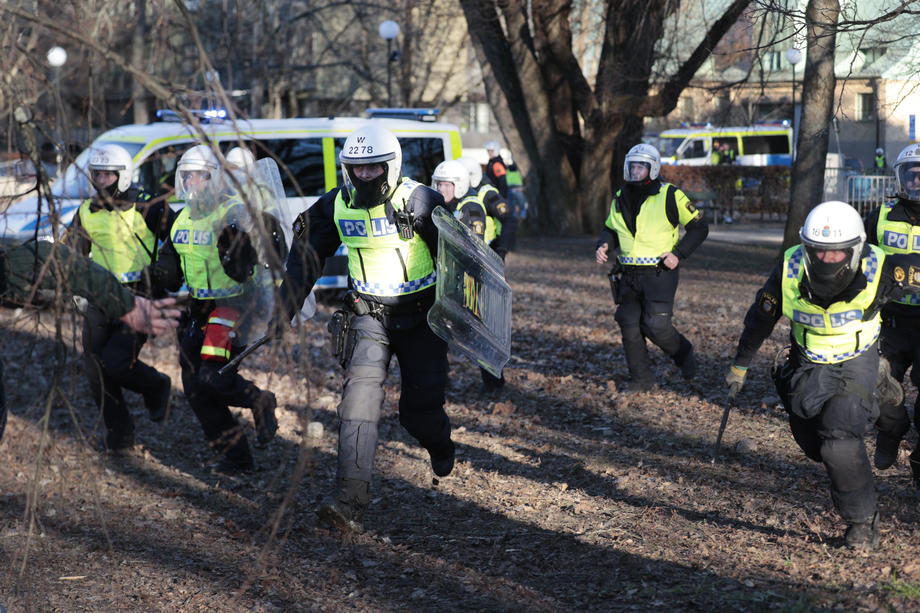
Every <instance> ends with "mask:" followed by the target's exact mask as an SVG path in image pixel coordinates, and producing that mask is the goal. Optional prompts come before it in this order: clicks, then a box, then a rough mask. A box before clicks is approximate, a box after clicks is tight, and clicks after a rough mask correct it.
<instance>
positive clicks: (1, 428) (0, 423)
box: [0, 362, 6, 441]
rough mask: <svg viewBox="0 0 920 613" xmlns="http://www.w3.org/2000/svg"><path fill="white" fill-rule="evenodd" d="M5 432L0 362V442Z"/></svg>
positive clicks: (4, 405)
mask: <svg viewBox="0 0 920 613" xmlns="http://www.w3.org/2000/svg"><path fill="white" fill-rule="evenodd" d="M4 430H6V392H5V390H4V388H3V362H0V441H2V440H3V431H4Z"/></svg>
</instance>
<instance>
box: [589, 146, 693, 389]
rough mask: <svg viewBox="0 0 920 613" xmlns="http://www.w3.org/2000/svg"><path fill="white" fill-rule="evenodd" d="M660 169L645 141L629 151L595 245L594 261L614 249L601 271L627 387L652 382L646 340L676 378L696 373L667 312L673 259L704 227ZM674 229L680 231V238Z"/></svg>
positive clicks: (674, 275) (689, 348) (676, 263)
mask: <svg viewBox="0 0 920 613" xmlns="http://www.w3.org/2000/svg"><path fill="white" fill-rule="evenodd" d="M660 169H661V156H660V155H659V153H658V150H657V149H655V148H654V147H652V146H651V145H647V144H639V145H636V146H635V147H633V148H632V149H630V150H629V152H628V153H627V154H626V159H625V161H624V163H623V178H624V179H625V181H626V183H625V184H624V185H623V187H622V188H620V189H619V190H618V191H617V193H616V195H615V196H614V198H613V202H612V204H611V205H610V215H609V216H608V217H607V222H606V224H605V227H604V230H603V232H601V236H600V238H599V239H598V241H597V246H596V248H595V261H597V263H598V264H603V263H605V262H607V260H608V258H609V257H611V256H612V255H614V254H616V255H615V257H616V261H615V264H614V267H613V269H612V270H611V271H610V275H609V276H610V280H611V287H612V289H613V299H614V302H615V303H616V304H617V305H618V306H617V311H616V316H615V317H616V321H617V323H618V324H619V325H620V331H621V333H622V338H623V351H624V352H625V354H626V365H627V366H628V367H629V374H630V376H631V378H632V382H631V383H630V385H629V389H630V391H631V392H643V391H648V390H650V389H652V388H653V387H654V386H655V384H656V379H655V374H654V373H653V372H652V367H651V362H650V360H649V355H648V347H647V346H646V343H645V339H646V338H648V339H649V340H651V341H652V342H653V343H655V344H656V345H657V346H658V347H660V348H661V350H662V351H664V352H665V353H666V354H667V355H668V356H670V357H671V359H673V360H674V362H675V363H676V364H677V366H678V367H679V368H680V369H681V373H682V374H683V376H684V378H686V379H692V378H693V377H694V376H695V375H696V358H695V356H694V354H693V345H692V344H691V343H690V341H689V340H687V338H686V337H684V336H683V335H682V334H680V333H679V332H678V331H677V330H676V329H675V328H674V325H673V324H672V323H671V316H672V313H673V311H674V294H675V293H676V291H677V282H678V279H679V267H680V263H681V262H682V261H683V260H685V259H687V258H688V257H690V254H692V253H693V251H694V250H696V248H697V247H699V246H700V244H701V243H702V242H703V241H704V240H706V237H707V236H708V235H709V226H708V225H707V224H706V221H705V220H704V219H703V216H702V215H701V214H700V211H699V210H697V209H696V208H695V207H694V206H693V204H691V202H690V199H689V198H687V196H686V194H684V192H682V191H681V190H680V189H678V188H677V187H676V186H674V185H671V184H669V183H665V182H664V181H662V180H661V179H660V177H659V171H660ZM680 226H684V228H685V229H686V233H685V234H684V236H683V238H680V233H679V229H680Z"/></svg>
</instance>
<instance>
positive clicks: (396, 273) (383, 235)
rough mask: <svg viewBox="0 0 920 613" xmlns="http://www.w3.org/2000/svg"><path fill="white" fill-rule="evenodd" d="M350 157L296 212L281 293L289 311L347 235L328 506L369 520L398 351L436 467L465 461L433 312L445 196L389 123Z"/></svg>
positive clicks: (352, 143)
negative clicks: (380, 431) (340, 384)
mask: <svg viewBox="0 0 920 613" xmlns="http://www.w3.org/2000/svg"><path fill="white" fill-rule="evenodd" d="M339 160H340V162H341V165H342V176H343V177H344V180H345V185H344V186H343V187H341V188H336V189H334V190H332V191H330V192H328V193H327V194H326V195H324V196H323V197H321V198H320V199H319V201H317V202H316V204H314V205H313V206H312V207H310V209H309V210H308V212H305V213H302V214H301V216H300V217H299V218H298V219H297V221H296V222H295V233H296V235H297V236H296V237H295V240H294V245H293V247H292V249H291V253H290V254H289V255H288V260H287V277H286V279H285V281H284V283H283V284H282V286H281V297H282V303H283V304H284V305H285V306H286V308H287V320H286V321H289V320H290V318H291V317H292V316H293V315H294V313H295V312H296V311H297V309H299V308H300V305H301V303H302V302H303V300H304V298H305V297H306V296H307V293H308V292H309V291H310V289H311V288H312V287H313V284H314V283H315V282H316V279H317V277H318V276H319V274H320V271H321V270H322V263H323V261H324V260H325V258H327V257H329V256H331V255H332V254H333V253H335V250H336V249H337V248H338V246H339V245H340V244H342V243H344V244H345V245H346V246H347V247H348V276H349V286H350V287H351V291H350V292H349V293H348V295H347V299H346V310H345V311H339V312H337V313H336V314H335V315H334V316H333V318H332V321H331V323H330V331H331V332H332V333H333V345H334V347H335V351H336V355H337V357H338V358H339V361H340V363H341V364H342V365H343V366H344V367H345V377H344V389H343V392H342V402H341V404H339V409H338V414H339V418H340V420H341V421H340V425H339V443H338V467H337V470H336V488H335V492H334V493H333V494H332V495H331V496H329V497H327V498H326V499H325V500H323V502H322V503H321V504H320V506H319V508H318V509H317V513H318V515H319V517H320V519H321V520H322V521H324V522H325V523H327V524H329V525H331V526H335V527H339V528H343V529H350V530H360V529H361V522H362V519H363V517H364V512H365V510H366V508H367V505H368V502H369V493H368V488H369V483H370V480H371V472H372V469H373V464H374V455H375V452H376V447H377V423H378V420H379V419H380V409H381V406H382V404H383V400H384V389H383V383H384V380H385V379H386V376H387V369H388V367H389V363H390V359H391V357H392V356H393V355H396V359H397V360H398V362H399V367H400V372H401V373H402V385H401V392H400V398H399V422H400V424H402V426H403V427H404V428H405V429H406V430H407V431H408V432H409V434H411V435H412V436H413V437H414V438H415V439H416V440H417V441H418V442H419V444H420V445H421V446H422V447H424V448H425V449H426V450H427V451H428V454H429V457H430V459H431V467H432V470H433V471H434V473H435V474H436V475H437V476H439V477H443V476H446V475H448V474H449V473H450V472H451V470H452V469H453V466H454V443H453V442H452V441H451V438H450V420H449V419H448V417H447V413H445V411H444V390H445V387H446V384H447V370H448V366H447V344H446V343H445V342H444V341H443V340H441V339H440V338H438V337H437V336H435V334H434V333H433V332H432V331H431V329H430V328H429V327H428V323H427V321H426V313H427V311H428V309H429V307H431V305H432V304H433V303H434V298H435V287H436V280H437V279H436V271H435V261H436V256H437V235H438V232H437V227H436V226H435V225H434V222H433V221H432V219H431V212H432V211H433V210H434V208H435V207H437V206H442V205H443V204H444V200H443V198H442V197H441V195H440V194H438V192H436V191H434V190H432V189H431V188H429V187H427V186H424V185H421V184H419V183H417V182H416V181H413V180H412V179H408V178H405V177H402V178H401V177H400V168H401V164H402V150H401V149H400V146H399V142H398V141H397V140H396V137H395V136H394V135H393V134H392V132H390V131H389V130H387V129H386V128H384V127H383V126H382V125H380V124H377V123H371V124H369V125H367V126H365V127H362V128H360V129H358V130H355V131H354V132H353V133H352V134H350V135H349V136H348V138H347V139H346V140H345V144H344V147H343V149H342V153H341V155H340V156H339ZM307 220H309V224H307ZM308 227H309V230H307V228H308ZM317 256H318V260H319V261H316V260H317Z"/></svg>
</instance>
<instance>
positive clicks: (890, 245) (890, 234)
mask: <svg viewBox="0 0 920 613" xmlns="http://www.w3.org/2000/svg"><path fill="white" fill-rule="evenodd" d="M894 205H895V203H894V202H887V203H885V204H883V205H882V207H881V208H880V209H879V212H878V226H877V230H876V238H877V241H878V246H879V247H881V248H882V251H884V252H885V253H892V254H895V253H920V226H915V225H913V224H910V223H908V222H906V221H891V220H890V219H888V214H889V213H891V209H892V208H893V207H894ZM894 302H899V303H901V304H906V305H910V306H920V294H907V295H905V296H904V297H903V298H899V299H898V300H895V301H894Z"/></svg>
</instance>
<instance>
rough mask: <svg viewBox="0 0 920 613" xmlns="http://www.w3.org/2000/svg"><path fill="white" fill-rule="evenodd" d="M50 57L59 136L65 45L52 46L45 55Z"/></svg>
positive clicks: (58, 133)
mask: <svg viewBox="0 0 920 613" xmlns="http://www.w3.org/2000/svg"><path fill="white" fill-rule="evenodd" d="M45 57H46V58H47V59H48V65H49V66H51V68H52V75H53V78H54V104H55V106H57V111H58V119H57V122H56V123H55V128H57V129H55V133H56V134H55V136H59V135H60V132H59V129H60V127H61V126H60V124H61V121H63V117H64V113H63V109H62V106H63V105H62V103H61V66H63V65H64V64H66V63H67V51H65V50H64V48H63V47H57V46H55V47H51V48H50V49H48V54H47V55H46V56H45Z"/></svg>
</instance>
